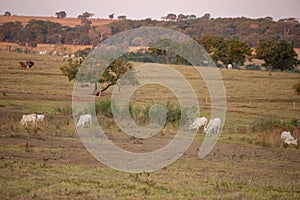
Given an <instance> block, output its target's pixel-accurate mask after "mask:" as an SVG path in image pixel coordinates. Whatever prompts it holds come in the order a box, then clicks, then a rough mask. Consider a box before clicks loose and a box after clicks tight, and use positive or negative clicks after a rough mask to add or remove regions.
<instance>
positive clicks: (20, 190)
mask: <svg viewBox="0 0 300 200" xmlns="http://www.w3.org/2000/svg"><path fill="white" fill-rule="evenodd" d="M0 59H1V61H2V62H1V64H0V70H1V73H0V83H1V88H0V90H1V93H0V112H1V115H0V124H1V127H0V135H1V140H0V174H1V176H0V198H1V199H30V198H37V199H280V198H282V197H283V196H284V197H285V198H286V199H299V198H300V196H299V194H300V187H299V181H298V179H297V177H299V172H300V169H299V166H300V165H299V160H300V157H299V150H297V149H294V148H288V149H283V148H277V142H278V141H277V140H276V138H278V137H277V135H278V133H276V138H269V139H268V137H267V135H268V134H269V135H270V134H273V133H254V132H251V131H249V126H250V125H251V123H252V122H253V121H254V120H255V119H257V118H258V117H260V116H273V117H275V118H277V119H281V120H287V119H290V118H293V117H295V118H298V119H299V109H300V97H299V96H296V95H295V94H294V93H293V91H292V88H291V87H292V85H293V83H294V82H296V81H298V80H299V78H300V74H294V73H281V72H274V73H272V76H269V75H268V72H258V71H237V70H221V74H222V77H223V79H224V84H225V88H226V92H227V96H228V99H227V101H228V111H227V117H226V122H225V128H224V132H223V134H222V135H221V139H220V141H219V142H218V143H217V145H216V146H215V147H214V149H213V151H212V152H211V153H210V154H209V155H208V156H207V157H206V158H205V159H203V160H199V159H197V153H198V152H197V148H198V147H199V145H200V144H201V141H202V140H203V134H202V131H199V135H197V137H196V138H195V141H194V143H193V144H192V145H191V147H190V148H189V149H188V151H187V152H186V153H184V155H183V156H182V157H181V158H180V159H179V160H177V161H176V162H174V163H173V164H171V165H169V166H167V167H166V168H164V169H162V170H159V171H156V172H153V173H141V174H128V173H124V172H119V171H116V170H113V169H110V168H108V167H105V166H103V165H102V164H101V163H99V162H98V161H96V160H95V159H94V158H93V157H92V156H91V155H90V154H89V152H88V151H87V150H86V149H85V148H84V146H83V144H82V143H81V141H80V140H79V138H77V134H76V133H75V127H74V123H73V119H72V118H71V116H70V114H69V113H68V111H67V110H68V109H67V107H69V106H71V98H70V97H71V96H70V95H71V93H72V89H73V88H72V87H73V83H72V82H68V80H67V78H66V77H64V76H62V75H61V73H60V70H59V66H60V65H62V64H63V63H64V61H63V59H62V58H61V57H58V56H53V57H52V56H40V55H34V54H28V55H27V54H17V53H7V52H0ZM27 59H33V60H35V61H36V67H34V68H33V69H31V70H21V69H18V66H17V63H18V61H19V60H27ZM137 65H138V63H135V67H138V66H137ZM172 67H174V68H175V69H176V70H178V71H180V72H182V74H183V75H184V76H186V77H187V78H188V80H189V81H190V83H191V85H192V86H193V87H194V89H195V91H196V94H197V97H198V99H199V104H200V107H201V112H202V113H203V114H204V115H205V116H206V117H208V118H209V117H210V104H209V102H208V104H207V105H206V104H205V101H206V98H207V97H208V90H207V88H206V86H205V84H204V82H203V80H202V79H201V77H199V76H197V75H196V74H195V73H194V70H193V69H192V68H189V67H186V66H172ZM174 81H176V80H174ZM109 92H111V90H110V91H108V93H106V94H105V95H104V97H103V98H107V97H108V96H109V95H110V93H109ZM4 94H5V95H4ZM162 97H163V98H162ZM98 100H100V99H97V101H98ZM167 100H168V101H170V100H173V101H175V97H174V95H172V93H171V92H170V91H169V90H167V89H166V88H164V87H158V86H157V85H149V86H145V87H142V88H140V89H139V90H137V91H136V93H135V94H134V96H133V99H132V101H133V102H134V103H139V104H147V103H148V102H153V101H154V102H156V101H159V102H165V101H167ZM250 100H251V101H250ZM293 102H296V109H293V107H292V105H293ZM64 108H66V109H65V110H66V111H63V110H64ZM59 110H60V112H58V111H59ZM32 112H36V113H41V112H42V113H46V121H45V122H44V124H40V125H39V126H38V128H32V127H28V128H24V127H22V126H20V125H19V123H18V122H19V119H20V116H21V115H22V114H23V113H32ZM101 119H102V121H101V123H102V124H103V125H105V127H104V128H105V130H106V131H107V132H108V133H107V135H108V137H109V138H110V139H111V140H112V141H113V142H114V143H116V144H117V145H118V146H120V147H121V148H124V149H127V150H129V151H135V150H136V151H139V152H140V151H147V150H148V149H153V148H160V147H161V146H160V145H164V144H166V143H168V141H170V139H172V136H173V135H174V131H175V130H174V128H172V127H169V128H168V129H167V130H166V132H165V133H164V134H161V135H157V136H156V137H154V138H152V140H142V141H137V140H135V139H132V140H131V139H130V138H129V136H127V135H126V136H124V134H123V133H122V132H121V131H120V130H119V129H118V128H117V127H115V126H114V125H113V123H114V122H113V121H112V120H111V119H105V118H101ZM293 134H294V133H293ZM264 135H265V136H264ZM261 138H266V141H267V140H269V143H273V144H274V145H272V146H268V145H267V147H265V146H264V145H263V144H262V143H258V142H257V141H261ZM245 144H247V145H245ZM262 145H263V146H264V147H262ZM287 166H288V167H287ZM287 168H288V170H286V169H287Z"/></svg>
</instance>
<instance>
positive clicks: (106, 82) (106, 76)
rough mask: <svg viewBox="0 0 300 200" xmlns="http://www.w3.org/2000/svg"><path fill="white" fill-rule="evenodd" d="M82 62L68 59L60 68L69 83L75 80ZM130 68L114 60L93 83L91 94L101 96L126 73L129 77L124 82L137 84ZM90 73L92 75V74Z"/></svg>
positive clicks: (118, 60) (119, 60) (130, 65)
mask: <svg viewBox="0 0 300 200" xmlns="http://www.w3.org/2000/svg"><path fill="white" fill-rule="evenodd" d="M82 62H83V60H73V59H68V61H67V63H66V64H65V65H63V66H61V67H60V70H61V71H62V73H63V75H65V76H67V77H68V80H69V81H72V80H75V78H76V76H77V73H78V71H79V68H80V66H81V63H82ZM132 68H133V66H132V64H131V63H128V62H127V61H126V60H122V59H116V60H114V61H113V62H112V63H111V64H110V65H109V66H108V67H107V68H106V70H105V71H104V73H103V74H102V77H99V79H98V82H94V83H95V88H94V91H93V94H94V95H96V96H101V94H102V93H103V92H104V91H106V90H107V89H108V88H110V87H111V86H113V85H116V84H117V83H118V81H119V79H120V78H122V77H123V75H125V74H126V73H127V72H128V73H127V76H129V77H128V78H127V79H126V80H128V81H130V84H137V80H136V78H135V76H134V74H132V71H130V70H131V69H132ZM130 72H131V73H130ZM90 73H92V74H93V73H94V72H90ZM94 75H95V74H94ZM98 84H100V88H98ZM98 89H99V90H98Z"/></svg>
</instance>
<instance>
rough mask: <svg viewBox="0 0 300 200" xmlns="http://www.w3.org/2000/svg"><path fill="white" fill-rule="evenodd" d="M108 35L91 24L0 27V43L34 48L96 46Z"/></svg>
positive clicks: (33, 22)
mask: <svg viewBox="0 0 300 200" xmlns="http://www.w3.org/2000/svg"><path fill="white" fill-rule="evenodd" d="M60 14H61V13H60ZM60 17H62V16H60ZM110 35H111V31H110V28H109V27H105V26H101V27H97V26H92V25H91V24H82V25H77V26H75V27H69V26H62V25H61V24H59V23H55V22H50V21H42V20H30V21H29V22H28V24H27V25H26V26H23V25H22V23H21V22H18V21H16V22H7V23H4V24H2V25H1V26H0V41H3V42H14V43H18V44H28V45H29V46H36V45H37V44H38V43H44V44H73V45H97V44H98V43H99V42H101V41H102V40H104V39H106V38H108V37H109V36H110Z"/></svg>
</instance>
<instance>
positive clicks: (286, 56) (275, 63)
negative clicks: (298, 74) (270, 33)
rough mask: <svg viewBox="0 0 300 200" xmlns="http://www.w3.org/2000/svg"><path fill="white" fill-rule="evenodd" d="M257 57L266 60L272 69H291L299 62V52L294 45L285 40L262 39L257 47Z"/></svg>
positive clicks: (266, 65)
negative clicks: (297, 52)
mask: <svg viewBox="0 0 300 200" xmlns="http://www.w3.org/2000/svg"><path fill="white" fill-rule="evenodd" d="M256 58H258V59H263V60H264V61H265V63H264V66H265V67H269V69H270V70H274V69H280V70H281V71H283V70H291V69H294V68H295V66H296V64H297V54H296V52H295V50H294V49H293V46H292V45H290V44H289V43H288V42H286V41H284V40H279V41H275V40H269V41H265V40H261V41H260V42H259V45H258V47H257V49H256Z"/></svg>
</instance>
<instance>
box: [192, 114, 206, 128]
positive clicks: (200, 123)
mask: <svg viewBox="0 0 300 200" xmlns="http://www.w3.org/2000/svg"><path fill="white" fill-rule="evenodd" d="M206 123H207V119H206V118H205V117H200V118H199V117H197V118H196V119H195V120H194V122H193V123H192V124H191V125H190V126H189V129H197V131H198V130H199V128H201V127H202V126H205V125H206Z"/></svg>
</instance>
